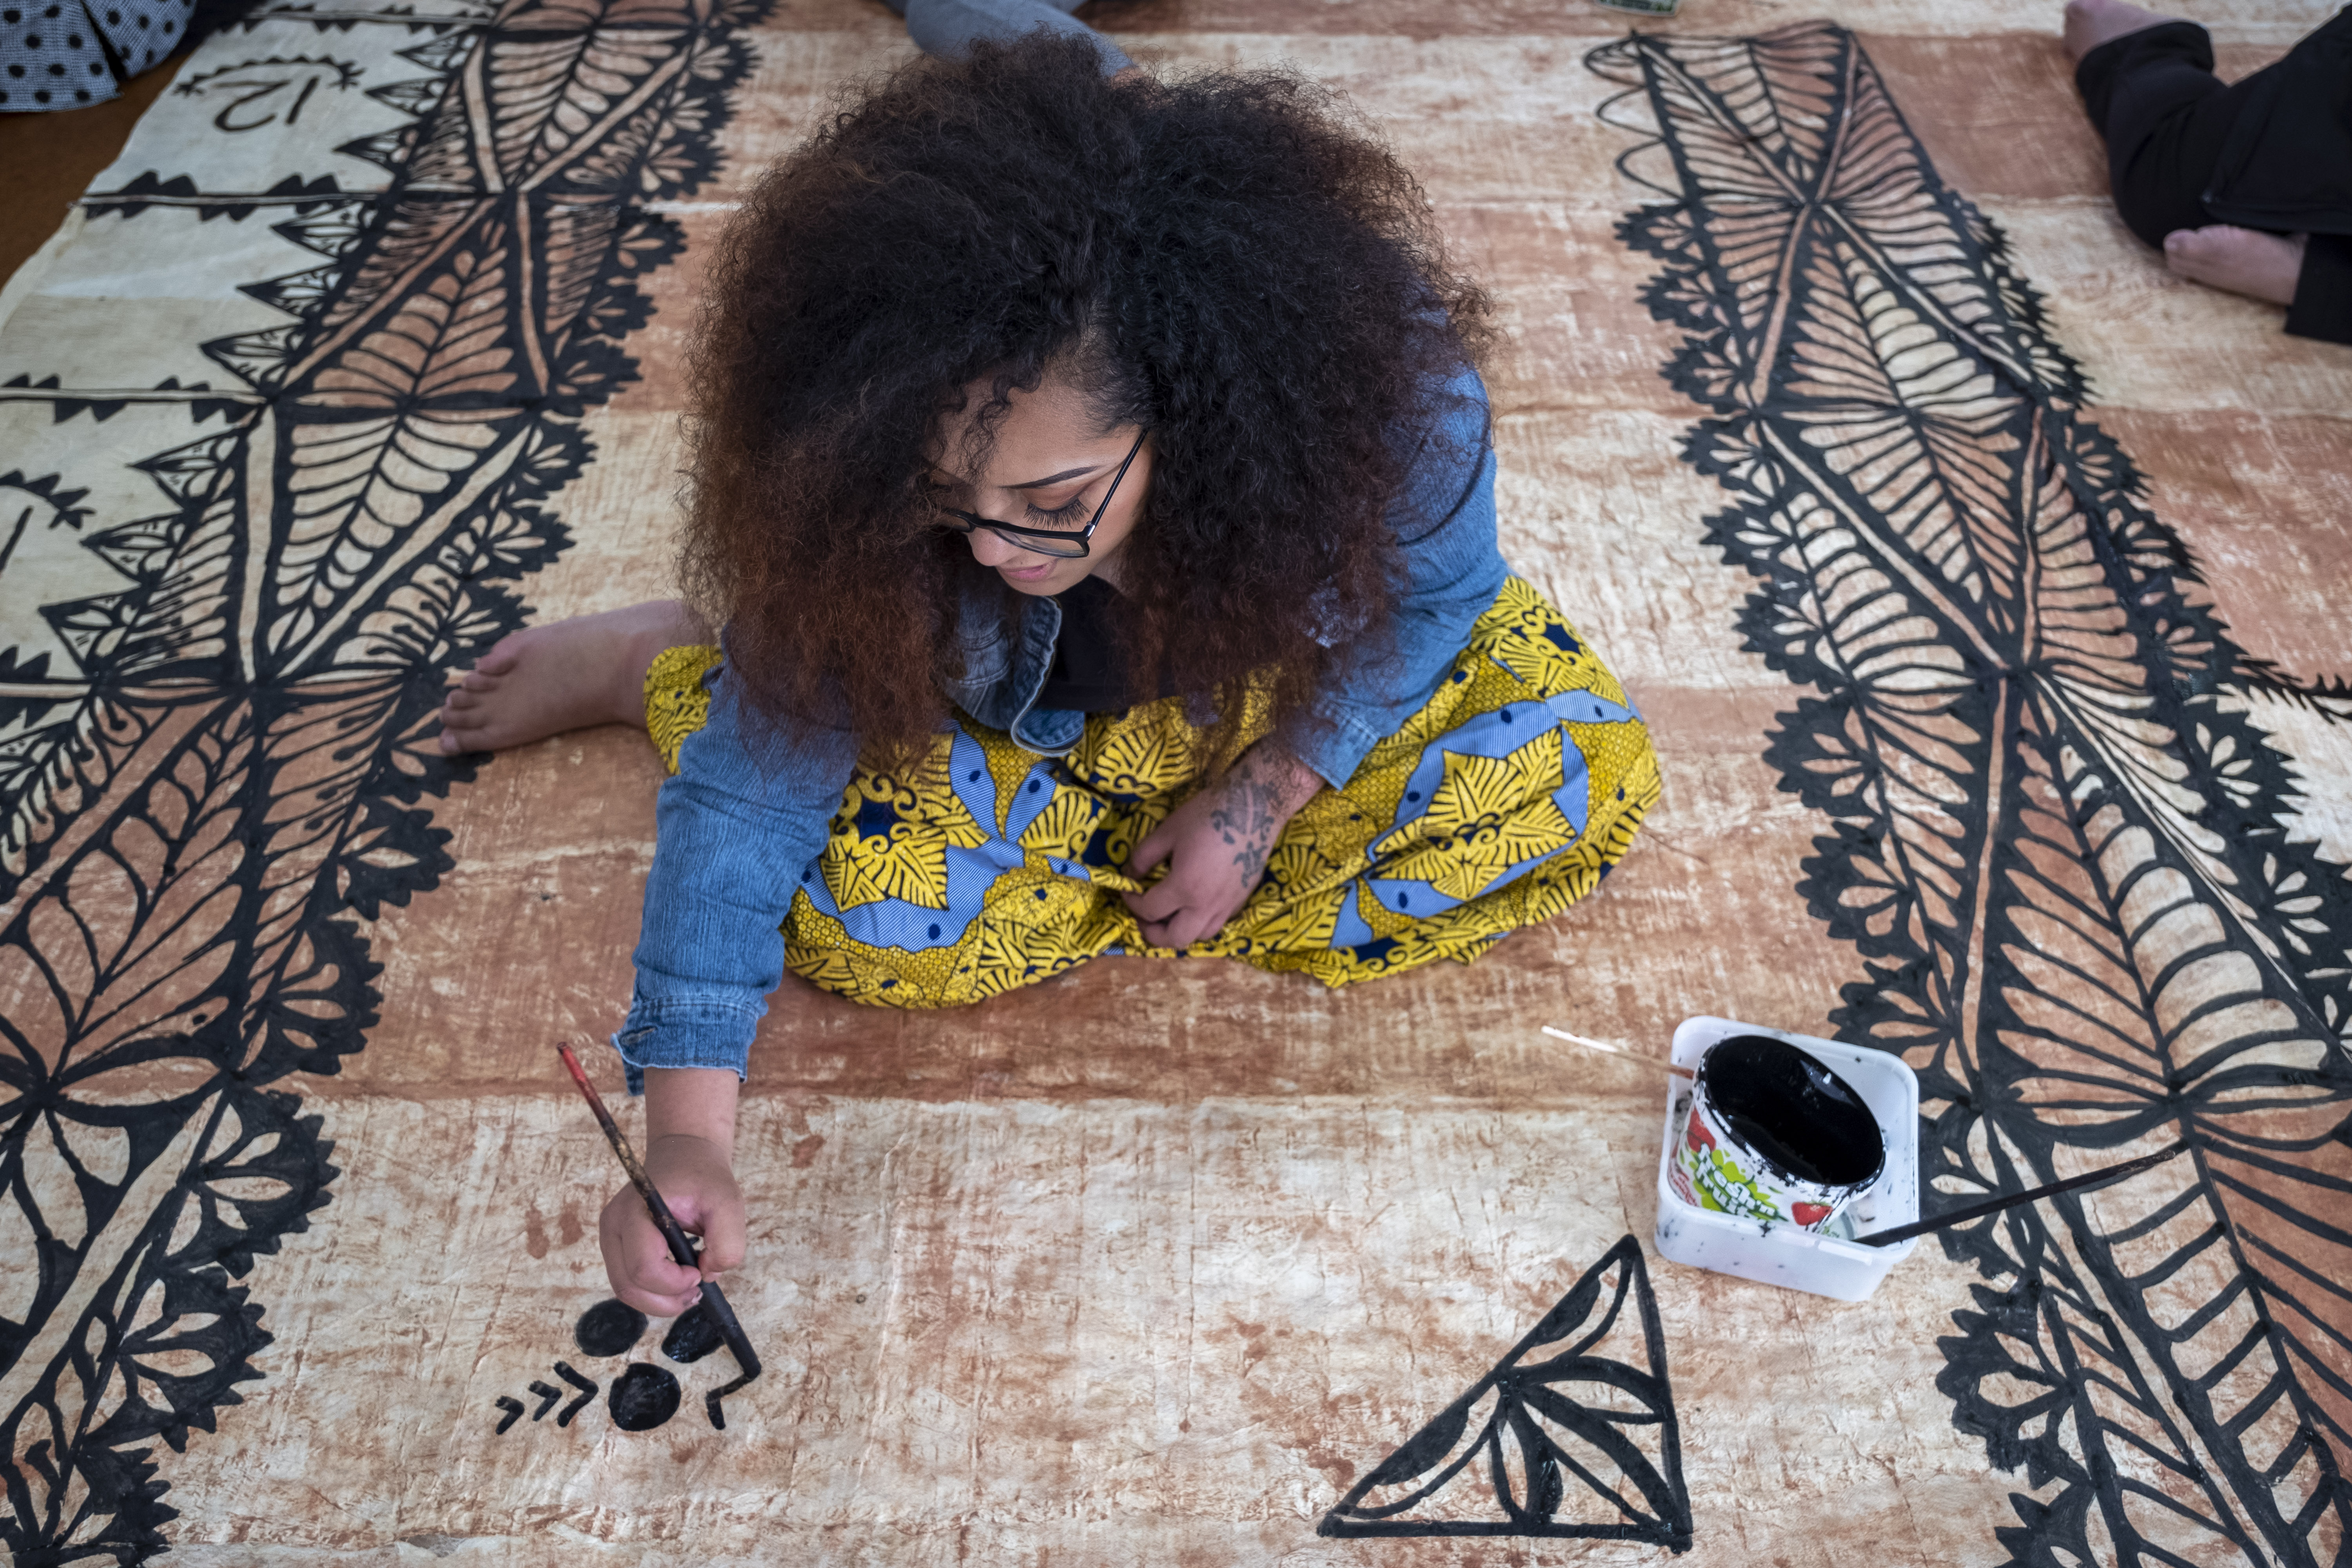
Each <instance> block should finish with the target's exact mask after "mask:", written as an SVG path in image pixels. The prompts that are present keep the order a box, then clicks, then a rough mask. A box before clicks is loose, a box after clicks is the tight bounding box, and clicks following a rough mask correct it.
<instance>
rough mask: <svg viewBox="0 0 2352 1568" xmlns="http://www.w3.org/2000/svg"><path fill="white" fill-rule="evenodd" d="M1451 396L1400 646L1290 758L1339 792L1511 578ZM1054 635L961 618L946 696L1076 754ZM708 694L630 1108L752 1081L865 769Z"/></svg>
mask: <svg viewBox="0 0 2352 1568" xmlns="http://www.w3.org/2000/svg"><path fill="white" fill-rule="evenodd" d="M1447 394H1448V399H1447V402H1446V405H1445V406H1444V413H1443V415H1442V416H1441V418H1440V420H1439V422H1438V424H1437V425H1436V426H1434V427H1433V429H1432V430H1430V431H1429V432H1427V433H1426V434H1425V435H1424V436H1423V439H1422V441H1421V443H1420V447H1419V452H1418V455H1417V456H1416V458H1415V459H1414V461H1413V465H1412V469H1411V471H1410V473H1409V475H1408V477H1407V479H1406V482H1405V484H1404V486H1403V488H1402V490H1401V491H1400V493H1399V494H1398V496H1397V497H1396V499H1395V500H1393V501H1392V502H1391V505H1390V509H1389V520H1390V524H1391V527H1392V528H1394V530H1395V531H1396V536H1397V540H1398V543H1399V545H1400V546H1401V554H1402V564H1403V568H1404V581H1403V584H1402V592H1401V594H1400V595H1399V598H1398V602H1397V604H1396V606H1395V609H1394V612H1393V616H1392V621H1391V625H1392V627H1393V642H1392V646H1391V649H1390V650H1389V651H1388V653H1387V655H1386V657H1384V658H1379V659H1369V658H1368V659H1366V660H1363V661H1361V662H1360V665H1359V667H1358V668H1355V669H1353V670H1351V671H1349V674H1348V676H1347V677H1346V678H1345V679H1343V680H1341V681H1340V682H1339V683H1338V684H1337V685H1335V686H1334V687H1333V688H1331V689H1328V690H1326V691H1325V692H1324V693H1323V694H1322V695H1321V697H1320V699H1319V700H1318V703H1317V712H1318V715H1319V716H1320V717H1321V718H1322V719H1323V720H1325V721H1327V722H1325V723H1324V724H1321V725H1317V726H1309V727H1308V729H1307V733H1305V734H1303V735H1302V736H1300V737H1299V738H1298V740H1297V742H1296V748H1297V753H1298V760H1299V761H1300V762H1302V763H1306V764H1307V766H1308V767H1310V768H1312V769H1314V770H1315V772H1316V773H1318V774H1320V775H1321V776H1322V777H1323V779H1324V780H1325V781H1326V782H1328V783H1329V784H1332V785H1334V786H1335V787H1336V786H1339V785H1344V784H1346V783H1347V782H1348V779H1349V775H1351V774H1352V773H1355V771H1356V767H1357V764H1358V763H1361V762H1362V761H1363V759H1364V755H1365V753H1366V752H1370V750H1371V749H1372V747H1373V746H1374V745H1375V744H1377V743H1378V742H1380V741H1381V740H1382V739H1384V738H1385V737H1387V736H1389V735H1391V734H1393V733H1395V731H1397V730H1398V729H1400V728H1401V727H1402V725H1403V723H1404V721H1406V720H1407V719H1409V718H1411V717H1412V714H1413V713H1414V712H1415V711H1417V710H1419V709H1420V707H1421V706H1422V704H1423V703H1424V702H1426V701H1427V700H1429V698H1430V696H1431V694H1432V693H1433V692H1434V691H1435V690H1436V689H1437V684H1438V682H1439V681H1440V680H1442V679H1444V677H1445V673H1446V671H1447V670H1448V669H1449V668H1452V666H1453V662H1454V656H1455V655H1456V654H1458V653H1460V652H1461V651H1462V648H1463V647H1464V646H1465V644H1467V643H1468V642H1469V640H1470V631H1471V627H1472V626H1473V625H1474V624H1475V622H1476V621H1477V619H1478V617H1479V616H1481V615H1483V614H1485V613H1486V609H1487V607H1488V606H1489V605H1492V604H1493V603H1494V602H1495V596H1496V595H1497V594H1499V593H1501V592H1502V589H1503V583H1504V580H1505V578H1506V577H1507V575H1508V572H1507V568H1506V567H1505V566H1504V564H1503V557H1502V554H1501V552H1499V550H1498V549H1497V548H1496V538H1495V450H1494V441H1493V433H1492V427H1491V426H1490V424H1489V423H1488V419H1487V412H1486V386H1485V384H1483V383H1482V382H1481V381H1480V380H1479V379H1478V377H1477V375H1476V374H1475V373H1474V372H1470V371H1465V372H1463V373H1462V374H1461V375H1460V376H1459V377H1457V378H1456V379H1455V380H1454V382H1453V383H1452V384H1450V385H1449V386H1448V388H1447ZM1061 626H1062V609H1061V606H1060V605H1057V604H1056V603H1055V602H1054V601H1053V600H1052V599H1050V598H1031V599H1024V600H1023V601H1022V602H1021V615H1020V618H1019V622H1018V624H1017V625H1016V626H1009V627H1008V626H1005V625H1004V623H1003V618H1002V616H1001V615H1000V614H999V613H998V612H996V611H995V610H994V609H993V608H988V609H986V610H985V611H983V610H982V606H981V605H980V604H979V603H977V602H975V603H971V604H967V605H964V606H963V610H962V614H961V617H960V620H959V625H958V633H957V635H958V636H959V637H961V638H962V639H963V655H964V661H963V665H964V670H965V674H964V676H963V677H962V679H960V680H958V681H955V682H953V683H951V684H950V686H949V688H948V689H947V693H946V694H947V696H948V697H949V699H950V700H952V701H953V702H954V703H955V705H956V706H957V707H959V708H961V710H963V711H964V712H966V713H968V714H970V715H971V717H972V718H973V719H974V720H976V721H979V722H980V723H982V724H984V725H987V726H988V727H990V728H992V729H997V730H1002V731H1006V732H1007V733H1009V734H1011V735H1012V737H1013V740H1014V741H1015V742H1017V743H1019V744H1020V745H1022V746H1024V747H1025V748H1027V749H1028V750H1030V751H1033V752H1040V753H1042V754H1044V755H1046V756H1061V755H1063V754H1065V753H1066V752H1068V751H1069V750H1070V748H1071V747H1073V746H1074V745H1076V743H1077V742H1078V738H1079V736H1080V735H1081V733H1083V731H1085V728H1086V715H1085V714H1083V713H1077V712H1070V711H1066V710H1059V709H1050V708H1040V707H1038V706H1037V695H1038V692H1039V690H1040V689H1042V688H1043V687H1044V685H1045V677H1046V674H1047V672H1048V671H1049V670H1050V669H1051V668H1052V667H1053V662H1054V644H1055V639H1056V638H1057V637H1059V636H1060V633H1061ZM710 699H711V700H710V714H709V720H708V721H707V722H706V723H705V724H704V725H703V727H702V728H701V729H700V730H698V731H696V732H695V733H694V734H692V735H690V736H688V738H687V741H686V743H685V745H684V746H683V747H681V748H680V750H679V752H678V766H677V774H676V775H675V776H674V777H672V778H670V779H668V780H667V781H665V782H664V784H662V787H661V794H660V795H659V797H658V798H657V800H656V804H655V808H654V821H655V831H656V838H655V845H654V864H653V870H652V872H651V873H650V874H649V875H648V876H647V877H646V905H645V921H644V925H643V928H642V934H641V935H640V937H639V939H638V942H637V950H636V954H635V963H636V986H635V995H634V996H633V998H632V1000H631V1003H630V1006H629V1015H628V1017H627V1019H626V1020H625V1022H624V1023H623V1024H622V1026H621V1028H620V1030H619V1032H618V1033H616V1034H615V1035H614V1037H613V1044H614V1047H616V1048H617V1049H618V1050H619V1051H620V1053H621V1058H622V1060H623V1061H624V1062H625V1063H626V1064H627V1068H628V1079H629V1088H630V1089H631V1091H632V1092H635V1091H638V1090H640V1089H642V1088H643V1085H644V1077H645V1072H644V1069H646V1068H652V1067H660V1068H733V1069H734V1070H735V1071H736V1073H737V1074H738V1075H740V1074H741V1073H742V1072H743V1071H744V1068H745V1065H746V1063H747V1062H748V1061H749V1059H750V1056H751V1038H752V1036H753V1035H754V1034H755V1033H756V1032H757V1031H758V1028H759V1023H760V1019H761V1016H763V1015H764V1014H765V1013H766V1012H767V1010H768V1004H767V996H768V994H769V993H770V992H772V991H773V990H774V989H775V988H776V987H777V985H779V984H782V980H783V975H784V942H783V934H782V930H781V929H780V928H781V927H782V924H783V920H784V916H785V913H786V911H787V910H789V909H790V907H791V904H792V900H793V893H794V892H795V891H796V890H797V889H799V888H800V886H801V885H802V884H803V882H806V881H808V880H809V879H811V878H813V877H814V875H815V874H816V873H815V861H816V858H817V856H818V853H819V851H821V850H822V849H823V848H824V842H825V837H826V834H827V833H828V831H829V830H830V826H831V823H832V819H833V814H834V813H835V811H836V810H837V809H839V807H840V804H841V795H842V791H843V790H844V789H845V788H846V787H847V785H848V783H849V778H850V775H851V773H853V772H854V771H855V770H856V761H857V747H856V740H855V737H853V736H851V735H850V734H849V733H847V732H846V731H803V732H802V733H800V734H798V735H796V736H795V737H794V739H793V743H792V744H791V745H789V746H787V745H782V744H778V745H772V746H765V747H762V748H760V749H759V750H758V752H757V754H756V755H755V754H754V748H753V746H752V745H751V743H750V742H748V741H747V735H748V734H749V732H750V731H749V728H748V725H749V722H750V721H748V720H747V718H746V716H745V714H744V713H743V711H742V708H741V704H740V693H739V691H738V690H737V689H736V687H735V685H734V683H733V682H731V681H730V680H729V679H727V675H726V669H725V667H724V666H723V665H722V666H720V667H719V670H718V671H717V672H716V673H715V675H714V676H713V678H712V680H711V684H710Z"/></svg>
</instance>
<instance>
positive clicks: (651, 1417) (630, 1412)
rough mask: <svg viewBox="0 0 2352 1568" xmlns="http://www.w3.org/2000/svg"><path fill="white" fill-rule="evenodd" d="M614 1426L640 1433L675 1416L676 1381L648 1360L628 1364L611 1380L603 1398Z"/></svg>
mask: <svg viewBox="0 0 2352 1568" xmlns="http://www.w3.org/2000/svg"><path fill="white" fill-rule="evenodd" d="M604 1403H605V1404H606V1405H608V1406H609V1407H610V1408H611V1409H612V1412H613V1425H614V1426H618V1427H619V1428H620V1429H621V1430H622V1431H624V1432H643V1431H646V1430H648V1429H650V1428H652V1427H655V1426H660V1425H661V1424H662V1423H663V1422H665V1421H667V1420H668V1419H669V1418H670V1417H671V1416H673V1415H677V1378H676V1377H674V1376H672V1375H671V1374H670V1373H668V1372H667V1371H666V1370H665V1369H663V1368H661V1367H657V1366H656V1365H654V1363H651V1362H649V1361H641V1362H635V1363H631V1365H630V1367H629V1369H628V1371H626V1372H625V1373H621V1375H620V1376H618V1377H616V1378H614V1380H613V1392H612V1393H610V1394H606V1395H605V1396H604Z"/></svg>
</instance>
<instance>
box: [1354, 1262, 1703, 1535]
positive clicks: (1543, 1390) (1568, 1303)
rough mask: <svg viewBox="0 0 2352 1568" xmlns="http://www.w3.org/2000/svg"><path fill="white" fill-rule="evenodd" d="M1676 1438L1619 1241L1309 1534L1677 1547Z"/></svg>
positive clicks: (1644, 1281) (1682, 1501)
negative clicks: (1574, 1539)
mask: <svg viewBox="0 0 2352 1568" xmlns="http://www.w3.org/2000/svg"><path fill="white" fill-rule="evenodd" d="M1539 1352H1549V1353H1544V1354H1543V1355H1542V1359H1537V1357H1538V1353H1539ZM1604 1352H1605V1353H1604ZM1681 1443H1682V1439H1681V1430H1680V1426H1679V1425H1678V1423H1677V1421H1676V1418H1675V1407H1674V1391H1673V1388H1672V1386H1671V1385H1670V1384H1669V1383H1668V1380H1667V1375H1666V1359H1665V1338H1664V1331H1663V1330H1662V1328H1661V1326H1660V1323H1659V1320H1658V1310H1657V1303H1656V1301H1655V1300H1654V1299H1653V1298H1652V1296H1651V1294H1650V1280H1649V1273H1648V1270H1647V1269H1646V1268H1645V1267H1644V1266H1643V1261H1642V1248H1641V1244H1640V1243H1638V1242H1636V1241H1635V1240H1634V1239H1633V1237H1630V1236H1629V1237H1624V1238H1623V1239H1622V1240H1621V1241H1619V1242H1618V1243H1617V1245H1616V1246H1614V1247H1611V1248H1610V1249H1609V1250H1608V1252H1606V1253H1605V1254H1603V1255H1602V1256H1601V1259H1600V1261H1598V1262H1596V1263H1595V1264H1593V1265H1592V1267H1591V1268H1588V1269H1586V1270H1585V1271H1584V1273H1583V1275H1582V1276H1581V1277H1580V1279H1578V1280H1577V1282H1576V1283H1575V1284H1574V1285H1572V1286H1570V1288H1569V1289H1568V1292H1567V1294H1565V1295H1564V1296H1562V1297H1561V1298H1560V1300H1559V1303H1558V1304H1557V1305H1556V1306H1554V1307H1553V1308H1552V1310H1550V1311H1549V1312H1547V1313H1545V1314H1544V1316H1543V1318H1542V1320H1541V1321H1539V1322H1538V1323H1537V1324H1536V1326H1535V1327H1534V1328H1533V1329H1530V1330H1529V1331H1528V1333H1527V1334H1526V1335H1525V1337H1523V1338H1522V1339H1521V1340H1520V1341H1519V1342H1518V1343H1517V1345H1516V1346H1514V1347H1513V1348H1512V1350H1511V1352H1510V1353H1509V1354H1507V1355H1506V1356H1505V1357H1504V1358H1503V1359H1502V1360H1501V1361H1499V1362H1497V1363H1496V1364H1495V1367H1494V1369H1493V1370H1492V1371H1490V1372H1488V1373H1486V1376H1484V1377H1482V1378H1480V1379H1479V1380H1478V1381H1477V1382H1476V1383H1475V1384H1471V1386H1470V1387H1469V1388H1468V1389H1467V1390H1466V1391H1465V1393H1464V1394H1462V1396H1461V1397H1460V1398H1458V1399H1456V1400H1454V1403H1452V1404H1451V1405H1447V1406H1446V1407H1445V1409H1444V1410H1443V1411H1441V1412H1440V1413H1439V1414H1438V1415H1436V1417H1435V1418H1433V1420H1431V1421H1430V1423H1429V1424H1428V1425H1427V1426H1423V1428H1422V1429H1421V1430H1420V1431H1419V1432H1416V1433H1415V1434H1413V1436H1412V1437H1410V1438H1408V1439H1406V1441H1405V1442H1404V1443H1403V1444H1402V1445H1401V1446H1400V1447H1398V1448H1397V1449H1396V1450H1395V1451H1394V1452H1393V1453H1391V1454H1390V1455H1389V1457H1388V1458H1385V1459H1383V1460H1381V1462H1380V1463H1379V1464H1378V1465H1375V1466H1373V1467H1372V1468H1371V1469H1370V1471H1369V1472H1367V1473H1366V1474H1365V1476H1364V1477H1363V1479H1360V1480H1359V1481H1358V1482H1357V1483H1356V1484H1355V1485H1354V1486H1353V1487H1352V1488H1350V1489H1349V1492H1348V1495H1347V1496H1346V1497H1344V1498H1342V1499H1341V1500H1339V1504H1338V1506H1336V1507H1335V1508H1333V1509H1332V1510H1331V1511H1330V1512H1329V1513H1328V1514H1326V1515H1325V1516H1324V1518H1323V1522H1322V1524H1321V1525H1320V1526H1319V1527H1318V1531H1317V1533H1318V1534H1320V1535H1339V1536H1352V1535H1538V1536H1581V1537H1597V1538H1601V1539H1608V1540H1622V1541H1641V1542H1649V1543H1651V1544H1653V1545H1659V1546H1669V1547H1672V1548H1673V1549H1674V1550H1675V1551H1676V1552H1685V1551H1688V1550H1689V1548H1690V1542H1691V1517H1690V1499H1689V1496H1688V1494H1687V1493H1686V1492H1685V1490H1684V1487H1683V1478H1682V1447H1681Z"/></svg>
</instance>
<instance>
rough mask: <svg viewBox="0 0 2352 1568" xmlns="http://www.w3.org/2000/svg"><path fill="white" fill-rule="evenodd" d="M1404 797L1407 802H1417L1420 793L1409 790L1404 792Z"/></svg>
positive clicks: (1415, 790)
mask: <svg viewBox="0 0 2352 1568" xmlns="http://www.w3.org/2000/svg"><path fill="white" fill-rule="evenodd" d="M1404 797H1405V799H1407V800H1419V799H1420V798H1421V792H1420V791H1419V790H1417V789H1409V790H1407V791H1405V792H1404Z"/></svg>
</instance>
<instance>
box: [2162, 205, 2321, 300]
mask: <svg viewBox="0 0 2352 1568" xmlns="http://www.w3.org/2000/svg"><path fill="white" fill-rule="evenodd" d="M2306 238H2307V236H2305V235H2300V234H2264V233H2263V231H2262V230H2261V229H2258V228H2233V227H2231V226H2230V225H2228V224H2226V223H2217V224H2209V225H2208V226H2205V227H2203V228H2176V229H2174V230H2173V231H2172V232H2171V233H2170V234H2168V235H2166V236H2165V237H2164V264H2165V265H2166V266H2167V267H2169V268H2172V270H2173V271H2175V272H2177V273H2179V275H2180V276H2181V277H2183V278H2186V279H2189V280H2190V281H2192V282H2197V283H2202V284H2205V285H2206V286H2207V287H2209V288H2213V289H2228V290H2229V291H2230V292H2231V293H2232V294H2244V295H2247V296H2249V297H2251V298H2252V299H2256V300H2269V301H2270V302H2271V303H2272V304H2273V305H2292V304H2294V284H2295V279H2297V278H2299V277H2301V276H2302V275H2303V247H2304V243H2305V239H2306Z"/></svg>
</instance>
